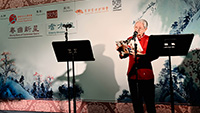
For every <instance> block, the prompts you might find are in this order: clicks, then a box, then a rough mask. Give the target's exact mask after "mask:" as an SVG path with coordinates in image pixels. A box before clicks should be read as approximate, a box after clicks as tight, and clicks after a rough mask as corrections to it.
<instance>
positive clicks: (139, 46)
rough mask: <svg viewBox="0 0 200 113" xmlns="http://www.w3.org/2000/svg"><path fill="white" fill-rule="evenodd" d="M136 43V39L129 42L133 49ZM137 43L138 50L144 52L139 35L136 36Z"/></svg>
mask: <svg viewBox="0 0 200 113" xmlns="http://www.w3.org/2000/svg"><path fill="white" fill-rule="evenodd" d="M134 44H135V41H134V40H131V41H130V43H129V45H130V46H131V49H133V50H134ZM136 44H137V50H138V52H142V51H143V49H142V46H141V44H140V42H139V40H138V38H137V37H136Z"/></svg>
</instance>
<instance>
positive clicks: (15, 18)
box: [9, 14, 17, 24]
mask: <svg viewBox="0 0 200 113" xmlns="http://www.w3.org/2000/svg"><path fill="white" fill-rule="evenodd" d="M9 22H10V24H14V23H16V22H17V16H16V15H15V14H12V15H10V17H9Z"/></svg>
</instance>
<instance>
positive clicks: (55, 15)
mask: <svg viewBox="0 0 200 113" xmlns="http://www.w3.org/2000/svg"><path fill="white" fill-rule="evenodd" d="M55 18H58V10H52V11H47V19H55Z"/></svg>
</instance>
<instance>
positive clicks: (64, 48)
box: [52, 40, 95, 113]
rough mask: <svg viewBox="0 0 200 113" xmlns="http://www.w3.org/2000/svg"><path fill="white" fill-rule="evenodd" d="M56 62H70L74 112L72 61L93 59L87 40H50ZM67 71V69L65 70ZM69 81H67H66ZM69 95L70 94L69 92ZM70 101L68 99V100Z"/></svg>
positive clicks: (74, 91) (73, 69)
mask: <svg viewBox="0 0 200 113" xmlns="http://www.w3.org/2000/svg"><path fill="white" fill-rule="evenodd" d="M52 46H53V49H54V52H55V55H56V58H57V61H58V62H68V61H71V62H72V71H73V96H74V98H73V102H74V113H76V89H75V72H74V71H75V68H74V61H94V60H95V59H94V56H93V52H92V48H91V44H90V41H89V40H78V41H60V42H52ZM67 71H68V70H67ZM68 82H69V81H68ZM69 95H70V94H69ZM69 101H70V100H69Z"/></svg>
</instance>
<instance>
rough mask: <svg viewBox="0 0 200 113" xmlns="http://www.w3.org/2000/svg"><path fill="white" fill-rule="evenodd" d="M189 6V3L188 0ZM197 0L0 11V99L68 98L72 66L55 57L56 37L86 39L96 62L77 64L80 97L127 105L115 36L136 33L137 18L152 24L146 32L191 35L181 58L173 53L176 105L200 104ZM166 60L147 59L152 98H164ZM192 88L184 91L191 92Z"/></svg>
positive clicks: (103, 1) (123, 63) (100, 0)
mask: <svg viewBox="0 0 200 113" xmlns="http://www.w3.org/2000/svg"><path fill="white" fill-rule="evenodd" d="M191 3H192V4H191ZM199 6H200V2H199V1H198V0H188V1H182V0H171V1H166V0H165V1H164V0H159V1H158V0H146V1H141V0H134V1H128V0H78V1H69V2H57V3H50V4H41V5H36V6H24V7H22V8H16V9H7V10H2V11H0V24H1V26H0V29H1V31H0V53H1V56H0V80H1V82H0V98H1V99H26V100H29V99H31V100H34V99H53V100H54V99H55V100H57V99H64V100H66V99H68V94H67V91H68V90H70V89H72V84H71V81H70V85H71V86H70V87H68V84H69V83H68V82H67V72H70V80H72V66H71V62H70V69H69V70H67V68H66V67H67V66H66V62H57V60H56V56H55V53H54V50H53V47H52V42H54V41H65V40H66V39H65V32H66V29H65V28H64V27H63V25H64V24H72V28H68V39H69V41H72V40H73V41H74V40H89V41H90V42H91V45H92V50H93V54H94V57H95V61H86V62H84V61H82V62H75V75H76V76H75V77H76V88H77V95H76V96H77V98H78V99H82V100H86V101H87V100H88V101H119V102H131V99H130V93H129V88H128V83H127V75H126V73H127V67H128V59H120V58H119V55H118V52H117V51H116V44H115V41H119V40H126V39H127V38H128V37H130V36H132V35H133V32H134V31H133V25H134V24H135V21H137V20H138V19H141V18H143V19H146V20H147V21H148V23H149V26H148V30H147V32H146V35H157V34H172V35H174V34H175V35H177V34H194V39H193V41H192V45H191V47H190V50H189V52H188V55H186V56H176V57H172V67H173V68H172V73H173V77H174V84H173V85H174V90H175V91H174V93H175V95H176V97H175V101H176V102H177V103H190V104H193V105H200V98H199V94H200V78H199V69H198V68H197V67H199V64H200V60H199V59H200V58H199V56H200V55H199V54H200V53H199V47H200V43H199V42H200V37H199V34H200V31H199V25H200V21H199V16H200V10H199V9H200V7H199ZM168 64H169V62H168V57H160V58H158V59H156V60H155V61H153V62H152V65H153V70H154V74H155V86H156V102H159V103H160V102H169V101H170V98H169V97H170V93H169V71H168V69H169V66H168ZM188 89H189V90H188Z"/></svg>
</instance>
